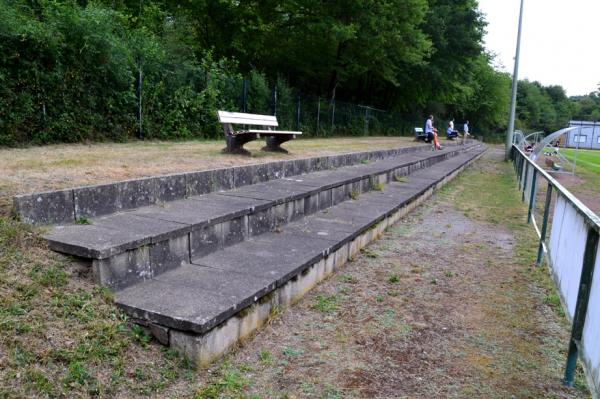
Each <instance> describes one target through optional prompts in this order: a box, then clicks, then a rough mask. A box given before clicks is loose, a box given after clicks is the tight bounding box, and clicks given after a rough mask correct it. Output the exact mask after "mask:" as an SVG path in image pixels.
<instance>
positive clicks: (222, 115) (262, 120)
mask: <svg viewBox="0 0 600 399" xmlns="http://www.w3.org/2000/svg"><path fill="white" fill-rule="evenodd" d="M217 114H218V116H219V122H221V123H231V124H234V125H259V126H279V124H278V123H277V117H275V116H273V115H257V114H244V113H242V112H226V111H218V112H217Z"/></svg>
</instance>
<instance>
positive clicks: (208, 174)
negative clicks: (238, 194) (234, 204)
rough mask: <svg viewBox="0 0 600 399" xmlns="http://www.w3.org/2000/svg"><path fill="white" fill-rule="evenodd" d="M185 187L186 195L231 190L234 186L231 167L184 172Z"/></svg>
mask: <svg viewBox="0 0 600 399" xmlns="http://www.w3.org/2000/svg"><path fill="white" fill-rule="evenodd" d="M186 187H187V191H186V196H188V197H191V196H195V195H202V194H208V193H210V192H215V191H221V190H231V189H232V188H233V187H234V184H233V168H226V169H214V170H204V171H201V172H192V173H186Z"/></svg>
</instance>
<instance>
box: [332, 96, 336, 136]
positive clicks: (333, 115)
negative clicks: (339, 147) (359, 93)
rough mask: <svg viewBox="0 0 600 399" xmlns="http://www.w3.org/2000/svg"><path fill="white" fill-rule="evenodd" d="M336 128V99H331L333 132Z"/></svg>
mask: <svg viewBox="0 0 600 399" xmlns="http://www.w3.org/2000/svg"><path fill="white" fill-rule="evenodd" d="M334 128H335V100H331V133H332V134H333V129H334Z"/></svg>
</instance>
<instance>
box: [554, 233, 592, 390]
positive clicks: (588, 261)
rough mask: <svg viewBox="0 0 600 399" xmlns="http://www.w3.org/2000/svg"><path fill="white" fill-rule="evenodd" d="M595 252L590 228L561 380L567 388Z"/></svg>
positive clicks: (585, 310)
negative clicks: (563, 376)
mask: <svg viewBox="0 0 600 399" xmlns="http://www.w3.org/2000/svg"><path fill="white" fill-rule="evenodd" d="M596 252H598V232H597V231H596V230H594V229H593V228H590V229H589V230H588V235H587V240H586V242H585V252H584V253H583V268H582V269H581V279H580V280H579V292H578V293H577V304H576V305H575V315H574V316H573V327H572V328H571V340H570V341H569V354H568V355H567V366H566V369H565V379H564V380H563V383H564V385H566V386H568V387H572V386H573V379H574V378H575V368H576V366H577V357H578V355H579V344H580V343H581V337H582V335H583V327H584V326H585V316H586V314H587V308H588V302H589V300H590V291H591V288H592V279H593V278H594V265H595V264H596Z"/></svg>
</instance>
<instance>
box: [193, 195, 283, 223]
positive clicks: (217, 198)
mask: <svg viewBox="0 0 600 399" xmlns="http://www.w3.org/2000/svg"><path fill="white" fill-rule="evenodd" d="M237 191H238V190H237V189H235V190H231V191H223V192H220V193H211V194H206V195H201V196H196V197H190V198H189V199H190V200H194V201H201V202H202V203H204V204H206V205H207V206H211V207H213V208H218V209H222V210H229V212H231V214H232V215H231V217H238V216H241V215H245V214H247V213H249V212H254V211H259V210H263V209H267V208H269V207H271V206H273V201H270V200H262V199H259V198H251V197H242V196H237V195H234V194H235V193H236V192H237ZM232 194H233V195H232Z"/></svg>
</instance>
